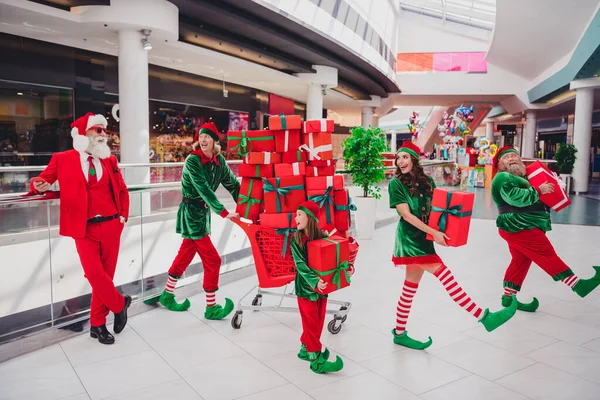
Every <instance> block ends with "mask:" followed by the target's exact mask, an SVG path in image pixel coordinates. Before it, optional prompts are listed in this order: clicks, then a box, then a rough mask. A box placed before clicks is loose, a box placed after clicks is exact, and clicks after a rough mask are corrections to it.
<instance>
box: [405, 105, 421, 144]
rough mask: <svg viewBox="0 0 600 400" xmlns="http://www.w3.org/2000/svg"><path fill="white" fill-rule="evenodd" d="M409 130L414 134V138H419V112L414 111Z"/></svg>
mask: <svg viewBox="0 0 600 400" xmlns="http://www.w3.org/2000/svg"><path fill="white" fill-rule="evenodd" d="M408 121H409V123H408V130H409V132H410V133H412V135H413V138H415V139H416V138H417V137H419V129H421V121H419V113H418V112H417V111H413V113H412V117H410V119H409V120H408Z"/></svg>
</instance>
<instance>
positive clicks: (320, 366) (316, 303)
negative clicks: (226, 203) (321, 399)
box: [291, 201, 354, 374]
mask: <svg viewBox="0 0 600 400" xmlns="http://www.w3.org/2000/svg"><path fill="white" fill-rule="evenodd" d="M319 211H320V210H319V206H318V205H317V204H316V203H314V202H312V201H306V202H304V203H303V204H302V205H301V206H300V207H298V211H296V224H297V225H298V231H297V232H296V233H294V237H293V239H292V241H291V249H292V257H293V258H294V263H295V264H296V283H295V292H296V297H297V298H298V308H299V309H300V317H301V318H302V336H301V337H300V342H301V343H302V345H301V346H300V352H299V353H298V358H300V359H302V360H306V361H310V369H311V370H312V371H313V372H316V373H317V374H322V373H325V372H337V371H340V370H341V369H342V368H343V367H344V362H343V361H342V359H341V358H340V357H339V356H337V357H336V359H335V361H334V362H330V361H328V359H329V350H328V349H327V348H326V349H325V350H324V351H321V350H322V349H323V347H322V345H321V332H322V331H323V325H324V324H325V314H326V311H327V295H322V294H319V292H318V290H323V289H325V288H326V287H327V282H324V281H323V280H322V279H321V278H320V277H319V276H318V275H317V274H316V273H315V272H314V271H313V270H311V269H310V268H309V267H308V242H311V241H313V240H318V239H322V238H324V237H327V235H326V234H325V233H324V232H323V231H322V230H321V229H320V228H319V227H318V226H317V224H318V222H319ZM348 273H349V274H350V275H352V274H353V273H354V268H353V267H352V268H351V269H350V270H349V271H348Z"/></svg>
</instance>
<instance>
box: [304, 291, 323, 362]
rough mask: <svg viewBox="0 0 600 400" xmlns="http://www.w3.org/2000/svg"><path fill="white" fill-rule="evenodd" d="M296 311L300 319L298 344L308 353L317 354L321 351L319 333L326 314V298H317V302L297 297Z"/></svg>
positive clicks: (321, 330)
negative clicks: (300, 332) (298, 312)
mask: <svg viewBox="0 0 600 400" xmlns="http://www.w3.org/2000/svg"><path fill="white" fill-rule="evenodd" d="M298 309H299V310H300V317H301V319H302V336H300V342H301V343H302V344H303V345H304V346H305V347H306V351H308V352H309V353H318V352H320V351H321V349H322V344H321V333H322V332H323V326H324V325H325V315H326V314H327V297H319V299H318V300H317V301H312V300H308V299H304V298H302V297H298Z"/></svg>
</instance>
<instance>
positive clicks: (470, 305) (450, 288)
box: [433, 264, 483, 319]
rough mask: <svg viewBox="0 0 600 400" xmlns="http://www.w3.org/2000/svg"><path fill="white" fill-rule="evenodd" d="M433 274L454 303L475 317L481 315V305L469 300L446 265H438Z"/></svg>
mask: <svg viewBox="0 0 600 400" xmlns="http://www.w3.org/2000/svg"><path fill="white" fill-rule="evenodd" d="M433 275H434V276H435V277H436V278H438V280H439V281H440V282H441V283H442V285H444V288H445V289H446V292H448V294H449V295H450V297H452V300H454V302H455V303H456V304H458V305H459V306H461V307H462V308H464V309H465V310H466V311H467V312H468V313H469V314H471V315H473V316H474V317H475V318H477V319H479V318H480V317H481V316H482V314H483V310H482V309H481V307H479V306H478V305H477V304H475V302H474V301H473V300H471V298H470V297H469V296H468V295H467V293H466V292H465V291H464V290H463V288H462V287H460V285H459V284H458V283H457V282H456V280H455V279H454V275H452V272H451V271H450V270H449V269H448V267H446V266H445V265H444V264H442V266H441V267H439V268H438V270H437V271H435V273H434V274H433Z"/></svg>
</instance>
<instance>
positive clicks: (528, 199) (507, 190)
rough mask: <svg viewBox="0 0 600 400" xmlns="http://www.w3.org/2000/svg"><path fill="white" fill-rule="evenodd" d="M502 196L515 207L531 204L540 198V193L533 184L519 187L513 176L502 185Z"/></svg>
mask: <svg viewBox="0 0 600 400" xmlns="http://www.w3.org/2000/svg"><path fill="white" fill-rule="evenodd" d="M500 196H501V197H502V200H504V201H505V202H506V203H507V204H509V205H511V206H513V207H525V206H530V205H532V204H534V203H536V202H537V201H538V200H539V199H540V195H539V194H538V192H537V190H535V188H534V187H533V186H530V187H528V188H522V187H519V185H518V184H517V182H515V181H514V179H513V178H512V177H509V179H507V180H506V181H505V182H504V183H503V184H502V186H501V187H500Z"/></svg>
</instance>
